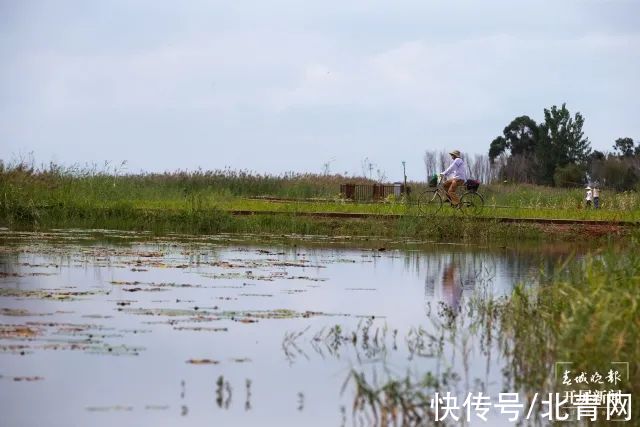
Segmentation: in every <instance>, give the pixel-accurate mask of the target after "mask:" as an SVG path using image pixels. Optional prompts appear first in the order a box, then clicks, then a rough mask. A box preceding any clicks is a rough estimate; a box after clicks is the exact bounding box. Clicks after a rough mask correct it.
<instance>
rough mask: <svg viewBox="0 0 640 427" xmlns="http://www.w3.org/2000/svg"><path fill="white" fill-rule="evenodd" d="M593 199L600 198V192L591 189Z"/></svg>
mask: <svg viewBox="0 0 640 427" xmlns="http://www.w3.org/2000/svg"><path fill="white" fill-rule="evenodd" d="M593 197H594V198H595V197H600V190H598V189H597V188H594V189H593Z"/></svg>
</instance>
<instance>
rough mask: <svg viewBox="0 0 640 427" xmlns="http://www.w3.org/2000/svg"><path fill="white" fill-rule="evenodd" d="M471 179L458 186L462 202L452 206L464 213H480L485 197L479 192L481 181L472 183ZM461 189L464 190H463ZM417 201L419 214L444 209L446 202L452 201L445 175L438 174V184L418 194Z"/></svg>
mask: <svg viewBox="0 0 640 427" xmlns="http://www.w3.org/2000/svg"><path fill="white" fill-rule="evenodd" d="M469 181H470V180H467V181H466V182H465V183H464V184H463V185H459V186H458V188H456V193H457V194H458V195H459V196H460V203H459V204H458V205H451V207H452V208H454V209H459V210H460V211H461V212H462V213H463V214H467V215H478V214H479V213H480V212H482V209H483V208H484V197H483V196H482V194H480V193H479V192H478V187H479V183H477V185H471V184H468V183H469ZM475 182H477V181H475ZM461 190H464V191H462V192H461ZM415 202H416V206H417V211H418V214H419V215H422V216H428V215H435V214H437V213H438V212H439V211H440V209H442V205H443V204H444V203H451V201H450V199H449V195H448V194H447V191H446V190H445V189H444V179H443V177H442V176H438V179H437V183H436V186H435V187H432V188H430V189H428V190H426V191H423V192H421V193H420V194H418V196H417V197H416V201H415Z"/></svg>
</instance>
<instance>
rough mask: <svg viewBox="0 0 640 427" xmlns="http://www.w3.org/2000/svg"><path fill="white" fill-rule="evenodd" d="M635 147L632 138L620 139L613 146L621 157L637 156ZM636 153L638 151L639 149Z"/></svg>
mask: <svg viewBox="0 0 640 427" xmlns="http://www.w3.org/2000/svg"><path fill="white" fill-rule="evenodd" d="M633 146H634V143H633V139H632V138H618V139H616V142H615V143H614V144H613V149H614V151H617V152H618V155H619V156H620V157H632V156H633V155H634V154H635V151H634V149H633ZM636 151H638V150H637V148H636Z"/></svg>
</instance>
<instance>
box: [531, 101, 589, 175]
mask: <svg viewBox="0 0 640 427" xmlns="http://www.w3.org/2000/svg"><path fill="white" fill-rule="evenodd" d="M583 125H584V117H583V116H582V114H580V113H576V114H575V116H574V117H573V118H572V117H571V113H569V110H567V107H566V104H562V107H561V108H558V107H557V106H555V105H554V106H552V107H551V108H550V109H547V108H545V109H544V123H543V124H541V125H540V126H539V132H538V138H539V139H538V144H537V145H536V158H537V161H538V165H539V168H538V169H537V170H538V174H539V175H538V180H539V182H540V183H545V184H552V183H553V176H554V173H555V171H556V168H558V167H563V166H566V165H568V164H570V163H575V164H583V163H584V162H586V161H587V159H588V157H589V154H590V153H591V144H590V142H589V138H585V136H584V132H583V131H582V126H583Z"/></svg>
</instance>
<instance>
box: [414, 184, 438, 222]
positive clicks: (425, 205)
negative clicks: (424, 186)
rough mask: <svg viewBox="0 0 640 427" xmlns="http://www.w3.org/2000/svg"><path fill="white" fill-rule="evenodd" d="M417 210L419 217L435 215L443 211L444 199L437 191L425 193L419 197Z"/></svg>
mask: <svg viewBox="0 0 640 427" xmlns="http://www.w3.org/2000/svg"><path fill="white" fill-rule="evenodd" d="M417 209H418V214H419V215H424V216H428V215H435V214H437V213H438V212H439V211H440V209H442V197H441V196H440V193H438V192H437V191H435V190H433V191H428V190H427V191H425V192H422V193H420V194H419V195H418V199H417Z"/></svg>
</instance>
